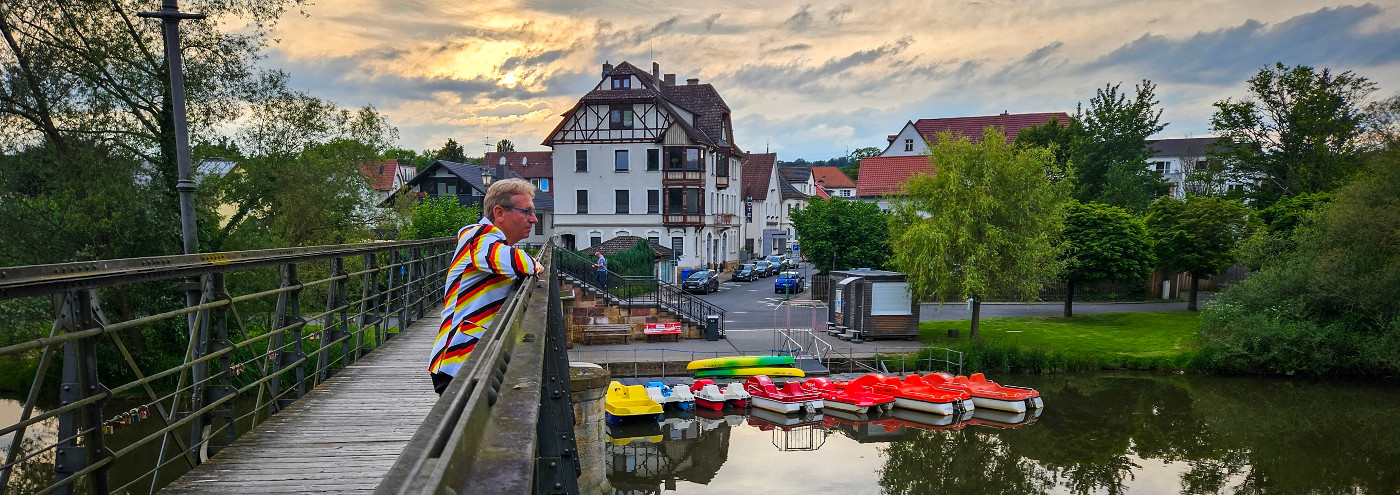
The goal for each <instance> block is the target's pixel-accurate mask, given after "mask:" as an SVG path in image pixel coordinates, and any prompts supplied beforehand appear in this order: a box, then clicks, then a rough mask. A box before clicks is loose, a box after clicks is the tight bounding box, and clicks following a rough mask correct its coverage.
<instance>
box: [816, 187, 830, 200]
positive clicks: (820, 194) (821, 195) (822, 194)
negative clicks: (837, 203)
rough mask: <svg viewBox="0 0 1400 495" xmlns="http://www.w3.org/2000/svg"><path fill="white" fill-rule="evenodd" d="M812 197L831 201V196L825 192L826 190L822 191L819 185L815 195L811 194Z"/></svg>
mask: <svg viewBox="0 0 1400 495" xmlns="http://www.w3.org/2000/svg"><path fill="white" fill-rule="evenodd" d="M813 196H816V197H818V198H822V199H831V194H830V193H828V192H826V189H822V186H820V185H818V186H817V193H816V194H813Z"/></svg>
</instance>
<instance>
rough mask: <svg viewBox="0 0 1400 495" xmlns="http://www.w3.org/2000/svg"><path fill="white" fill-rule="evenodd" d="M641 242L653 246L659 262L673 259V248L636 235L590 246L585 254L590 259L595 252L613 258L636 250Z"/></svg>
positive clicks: (624, 236)
mask: <svg viewBox="0 0 1400 495" xmlns="http://www.w3.org/2000/svg"><path fill="white" fill-rule="evenodd" d="M639 241H646V243H647V244H648V245H650V246H651V250H652V251H653V252H655V253H656V259H658V260H669V259H671V257H672V251H671V248H669V247H666V246H662V245H660V244H657V243H655V242H651V240H649V239H647V238H645V237H638V236H635V235H620V236H617V237H614V238H612V239H608V240H606V241H603V242H602V243H601V244H597V245H594V246H590V247H589V248H588V249H587V250H585V252H587V253H588V255H589V257H590V258H591V257H592V256H593V253H594V252H595V251H596V252H601V253H603V256H604V257H607V258H611V257H612V256H613V255H615V254H617V253H621V252H623V251H626V250H628V249H632V248H634V247H637V242H639Z"/></svg>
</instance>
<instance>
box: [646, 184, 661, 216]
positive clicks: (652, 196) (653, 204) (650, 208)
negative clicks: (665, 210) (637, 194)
mask: <svg viewBox="0 0 1400 495" xmlns="http://www.w3.org/2000/svg"><path fill="white" fill-rule="evenodd" d="M647 213H648V214H652V215H655V214H657V213H661V191H660V190H658V189H647Z"/></svg>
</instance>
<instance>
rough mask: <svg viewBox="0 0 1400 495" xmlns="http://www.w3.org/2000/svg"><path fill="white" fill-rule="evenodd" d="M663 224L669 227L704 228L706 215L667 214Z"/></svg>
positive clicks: (662, 221)
mask: <svg viewBox="0 0 1400 495" xmlns="http://www.w3.org/2000/svg"><path fill="white" fill-rule="evenodd" d="M661 223H662V224H664V225H666V226H667V227H703V226H704V225H705V215H704V214H700V213H677V214H672V213H667V214H666V216H664V217H662V220H661Z"/></svg>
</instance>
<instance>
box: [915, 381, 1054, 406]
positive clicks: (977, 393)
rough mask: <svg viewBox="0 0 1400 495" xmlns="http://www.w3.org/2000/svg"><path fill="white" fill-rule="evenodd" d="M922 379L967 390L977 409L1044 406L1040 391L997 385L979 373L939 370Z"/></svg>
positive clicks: (955, 388)
mask: <svg viewBox="0 0 1400 495" xmlns="http://www.w3.org/2000/svg"><path fill="white" fill-rule="evenodd" d="M911 376H912V375H911ZM923 380H924V383H927V384H929V385H932V386H935V387H942V388H949V389H954V390H961V391H964V392H967V393H968V395H971V396H972V403H973V404H976V405H977V407H978V408H979V409H996V410H998V411H1006V412H1012V413H1023V412H1026V410H1027V409H1032V408H1033V409H1039V408H1041V407H1043V406H1044V403H1043V402H1041V400H1040V392H1037V391H1035V390H1034V389H1029V388H1024V387H1010V386H1006V385H998V384H997V383H996V382H993V381H989V380H987V377H986V376H983V375H982V374H981V373H973V374H972V376H970V377H969V376H962V375H958V376H953V375H950V374H948V373H941V372H940V373H931V374H928V375H924V376H923Z"/></svg>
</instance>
